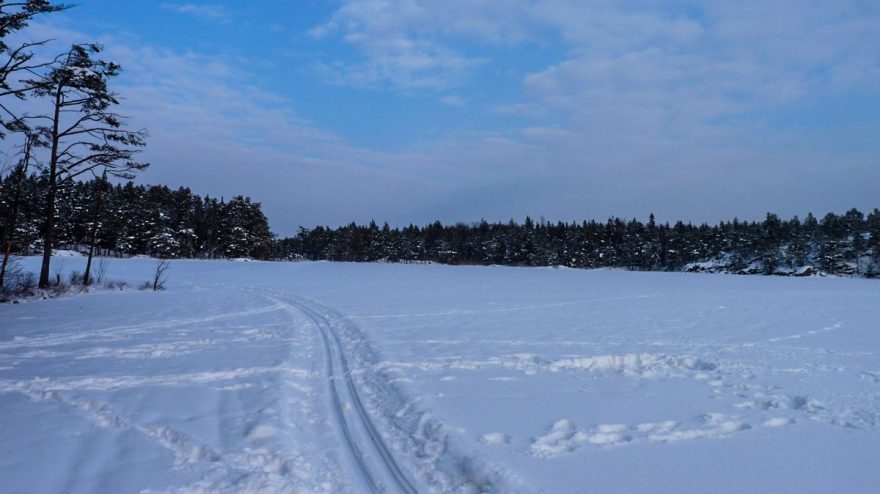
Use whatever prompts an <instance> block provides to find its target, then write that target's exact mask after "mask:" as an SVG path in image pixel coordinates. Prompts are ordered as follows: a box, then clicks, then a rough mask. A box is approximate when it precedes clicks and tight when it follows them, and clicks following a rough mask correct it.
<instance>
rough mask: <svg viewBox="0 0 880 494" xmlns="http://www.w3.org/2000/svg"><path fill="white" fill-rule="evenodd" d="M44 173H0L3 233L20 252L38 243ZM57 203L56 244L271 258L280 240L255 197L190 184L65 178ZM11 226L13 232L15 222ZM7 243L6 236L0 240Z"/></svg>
mask: <svg viewBox="0 0 880 494" xmlns="http://www.w3.org/2000/svg"><path fill="white" fill-rule="evenodd" d="M46 193H47V185H46V180H45V178H44V177H41V176H38V175H31V176H29V177H26V178H24V179H23V180H22V179H20V178H18V177H16V176H15V174H10V175H8V176H7V177H5V178H3V179H0V235H2V237H0V238H3V239H4V240H6V241H10V240H11V241H12V250H13V251H14V252H18V253H37V252H39V251H41V250H42V242H43V237H42V235H41V231H42V229H43V223H44V220H43V211H44V210H45V202H46V199H45V197H46ZM56 205H57V206H56V208H55V241H54V245H53V247H55V248H71V249H75V250H81V251H85V250H87V249H88V248H89V247H90V246H91V244H92V242H94V245H95V247H96V249H97V253H98V254H99V255H115V256H134V255H140V254H143V255H150V256H153V257H161V258H236V257H251V258H255V259H272V258H276V257H277V252H278V251H277V244H276V241H275V240H274V236H273V235H272V231H271V230H270V229H269V222H268V220H267V219H266V216H265V215H264V214H263V211H262V209H261V207H260V204H259V203H256V202H251V200H250V199H249V198H245V197H241V196H238V197H234V198H232V199H230V200H228V201H225V200H223V199H217V198H212V197H207V196H206V197H200V196H198V195H195V194H193V193H192V192H191V191H190V190H189V189H187V188H179V189H177V190H171V189H169V188H168V187H165V186H161V185H148V186H145V185H134V184H133V183H132V182H128V183H126V184H124V185H121V184H119V185H113V184H111V183H110V182H108V181H104V180H97V179H96V180H91V181H86V182H83V181H74V180H68V181H65V182H62V183H61V184H60V186H59V187H58V195H57V197H56ZM13 228H14V232H13V231H12V229H13ZM4 245H6V242H4Z"/></svg>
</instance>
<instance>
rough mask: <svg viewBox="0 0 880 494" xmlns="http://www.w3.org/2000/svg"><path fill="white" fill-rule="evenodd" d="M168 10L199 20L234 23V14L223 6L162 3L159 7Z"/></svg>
mask: <svg viewBox="0 0 880 494" xmlns="http://www.w3.org/2000/svg"><path fill="white" fill-rule="evenodd" d="M159 6H160V7H161V8H163V9H166V10H172V11H174V12H177V13H179V14H186V15H191V16H193V17H196V18H198V19H201V20H204V21H209V22H217V23H220V24H227V23H229V22H231V21H232V13H231V12H229V10H227V9H226V8H225V7H223V6H221V5H213V4H194V3H162V4H160V5H159Z"/></svg>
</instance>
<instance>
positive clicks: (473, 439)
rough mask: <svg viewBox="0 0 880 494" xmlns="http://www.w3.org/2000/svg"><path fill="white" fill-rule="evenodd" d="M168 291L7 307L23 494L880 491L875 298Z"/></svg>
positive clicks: (394, 271) (332, 271)
mask: <svg viewBox="0 0 880 494" xmlns="http://www.w3.org/2000/svg"><path fill="white" fill-rule="evenodd" d="M56 262H57V263H59V264H60V263H62V262H63V263H64V269H65V270H71V269H77V270H82V268H83V266H81V265H80V264H83V262H84V261H83V260H82V259H71V258H66V259H63V260H62V259H60V258H59V259H56ZM25 263H26V264H27V265H28V266H29V267H31V268H32V269H34V268H35V267H36V264H37V260H36V259H26V260H25ZM154 265H155V261H153V260H149V259H130V260H113V261H111V264H110V267H109V270H108V272H107V278H109V279H125V280H128V281H130V282H131V283H132V284H136V283H140V282H143V281H146V280H147V279H149V277H150V274H151V271H152V270H153V268H154ZM169 279H170V281H169V283H168V288H169V289H168V291H165V292H159V293H153V292H139V291H127V292H123V293H106V292H105V293H94V294H90V295H83V296H77V297H71V298H63V299H57V300H46V301H35V302H26V303H22V304H18V305H2V306H0V445H2V448H0V491H2V492H10V493H18V492H22V493H54V492H59V493H60V492H76V493H92V492H107V493H124V492H230V493H232V492H371V491H377V492H381V491H388V492H431V491H436V492H447V491H460V492H479V491H481V490H484V491H495V492H511V491H520V492H774V493H785V492H798V493H803V492H847V493H856V492H877V486H878V485H880V468H878V466H880V463H878V451H880V283H878V282H877V281H869V280H859V279H833V278H775V277H757V276H754V277H738V276H725V275H696V274H667V273H629V272H621V271H602V270H600V271H577V270H566V269H537V268H536V269H517V268H500V267H448V266H433V265H387V264H361V265H355V264H334V263H261V262H249V263H241V262H221V261H217V262H207V261H177V262H173V263H172V267H171V270H170V271H169Z"/></svg>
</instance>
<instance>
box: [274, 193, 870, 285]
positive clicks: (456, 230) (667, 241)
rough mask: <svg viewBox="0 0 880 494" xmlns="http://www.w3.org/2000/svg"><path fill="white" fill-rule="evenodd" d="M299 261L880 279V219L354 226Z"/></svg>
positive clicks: (300, 253)
mask: <svg viewBox="0 0 880 494" xmlns="http://www.w3.org/2000/svg"><path fill="white" fill-rule="evenodd" d="M279 250H280V252H281V254H282V256H284V257H287V258H291V259H309V260H330V261H351V262H376V261H388V262H437V263H444V264H477V265H505V266H567V267H572V268H601V267H613V268H625V269H630V270H645V271H649V270H651V271H680V270H688V271H715V272H730V273H741V274H813V273H816V272H820V271H821V272H824V273H829V274H839V275H853V276H865V277H878V276H880V210H877V209H874V210H873V211H872V212H871V213H870V214H868V215H865V214H864V213H862V212H860V211H858V210H857V209H852V210H850V211H848V212H846V213H845V214H842V215H838V214H834V213H828V214H827V215H825V216H824V217H823V218H822V219H821V220H817V219H816V218H815V217H814V216H813V215H812V214H808V215H807V216H806V217H805V218H804V220H800V219H799V218H798V217H794V218H792V219H790V220H782V219H780V218H779V217H778V216H777V215H775V214H768V215H767V217H766V218H765V219H764V220H763V221H740V220H737V219H734V220H733V221H729V222H720V223H718V224H716V225H711V226H710V225H708V224H701V225H693V224H690V223H684V222H681V221H679V222H676V223H674V224H669V223H657V222H656V221H655V219H654V216H653V215H650V217H649V219H648V221H647V222H641V221H639V220H637V219H632V220H629V221H626V220H623V219H620V218H611V219H609V220H608V221H606V222H604V223H602V222H596V221H583V222H580V223H578V222H573V223H565V222H556V223H551V222H549V221H538V222H535V221H533V220H532V219H531V218H526V219H525V221H524V222H522V223H518V222H515V221H513V220H511V221H510V222H507V223H488V222H486V221H481V222H479V223H474V224H464V223H458V224H454V225H443V224H442V223H440V222H435V223H432V224H429V225H426V226H415V225H410V226H407V227H405V228H391V227H390V226H389V225H388V224H387V223H386V224H384V225H383V226H381V227H380V226H378V225H377V224H376V223H375V222H371V223H370V224H368V225H356V224H354V223H352V224H350V225H346V226H343V227H339V228H329V227H317V228H312V229H307V228H301V229H300V231H299V233H298V234H297V235H296V236H294V237H289V238H284V239H282V240H280V241H279Z"/></svg>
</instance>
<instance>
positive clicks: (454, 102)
mask: <svg viewBox="0 0 880 494" xmlns="http://www.w3.org/2000/svg"><path fill="white" fill-rule="evenodd" d="M440 103H441V104H443V105H446V106H464V105H466V104H467V100H466V99H464V98H462V97H461V96H455V95H449V96H444V97H442V98H440Z"/></svg>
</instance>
